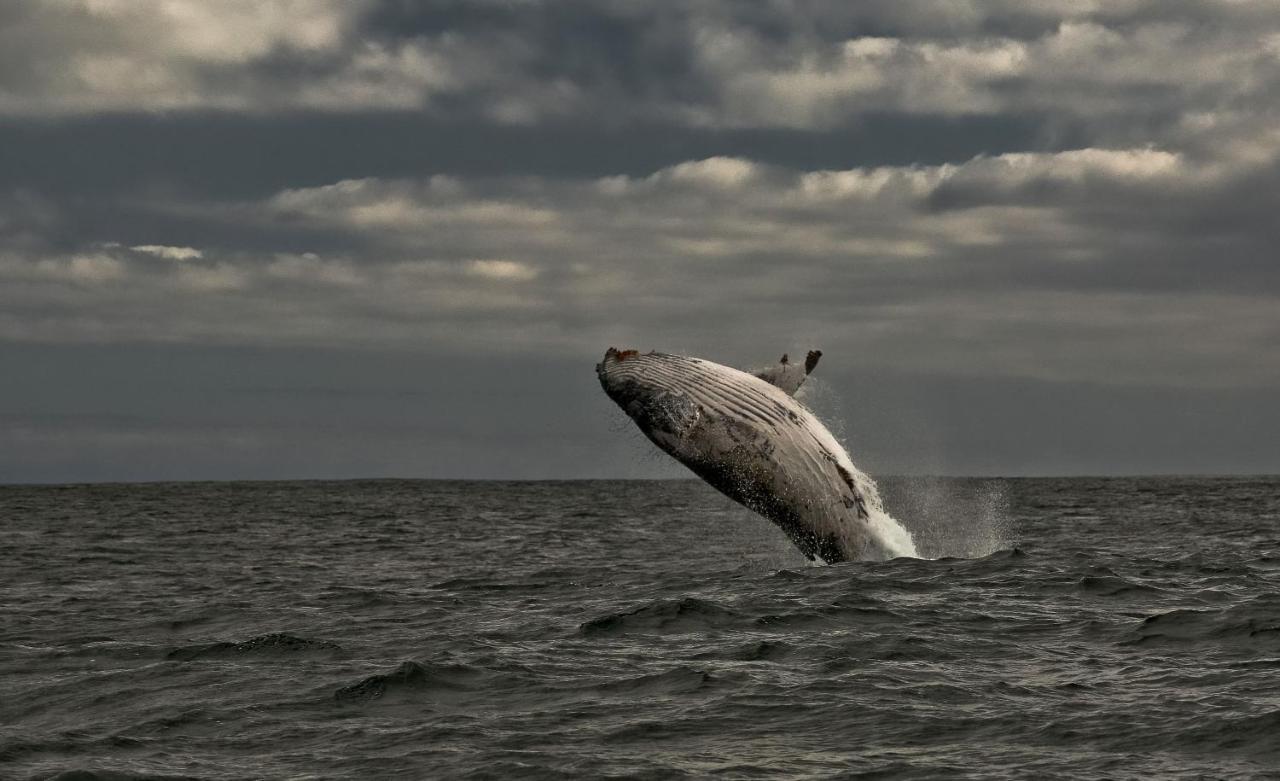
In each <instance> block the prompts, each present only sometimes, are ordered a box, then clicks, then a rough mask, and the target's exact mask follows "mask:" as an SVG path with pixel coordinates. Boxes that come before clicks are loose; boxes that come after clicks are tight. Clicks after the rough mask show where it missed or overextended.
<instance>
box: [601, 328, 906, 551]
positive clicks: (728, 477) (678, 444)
mask: <svg viewBox="0 0 1280 781" xmlns="http://www.w3.org/2000/svg"><path fill="white" fill-rule="evenodd" d="M819 356H821V353H818V352H813V353H810V354H809V360H808V361H806V362H805V366H804V370H803V373H801V374H797V370H798V366H797V364H789V363H788V362H787V359H786V356H783V360H782V362H781V365H780V366H778V367H775V368H773V369H769V370H765V371H763V372H761V373H760V374H759V375H752V374H748V373H746V372H743V371H739V370H738V369H733V368H730V367H728V366H722V365H720V364H718V363H713V362H711V361H707V360H704V359H701V358H691V357H686V356H682V355H667V354H664V353H657V352H650V353H639V352H637V351H635V350H625V351H619V350H615V349H613V348H609V351H608V352H606V353H605V357H604V360H603V361H601V362H600V363H599V364H597V365H596V373H597V375H598V376H599V378H600V384H601V386H602V387H603V388H604V391H605V393H607V394H608V395H609V398H611V399H613V400H614V401H615V402H616V403H617V404H618V406H619V407H621V408H622V409H623V411H624V412H626V413H627V415H628V416H630V417H631V419H632V420H633V421H635V423H636V425H637V426H638V427H639V428H640V430H641V431H642V432H644V434H645V436H647V437H648V438H649V439H650V440H652V441H653V443H654V444H655V445H657V446H658V447H659V448H661V449H662V450H664V451H665V452H666V453H668V454H669V455H671V456H672V457H673V458H675V459H676V460H677V461H679V462H680V463H682V464H684V465H685V466H687V467H688V468H689V469H690V470H692V471H693V473H694V474H696V475H698V476H699V477H701V478H702V479H703V480H705V481H707V482H708V483H709V484H711V485H712V486H713V487H715V488H716V489H717V490H719V491H720V492H721V493H723V494H725V495H726V496H728V497H729V498H731V499H733V500H734V501H737V502H739V503H741V504H743V505H745V506H746V507H748V508H750V509H752V510H754V511H755V512H757V513H759V514H761V515H763V516H764V517H766V518H768V519H769V520H771V521H773V522H774V523H775V524H777V525H778V526H779V527H780V528H781V529H782V530H783V531H784V532H785V533H786V535H787V536H788V537H789V538H790V539H791V541H792V542H793V543H795V545H796V547H797V548H799V549H800V552H801V553H803V554H804V555H805V556H806V557H807V558H809V559H810V560H814V559H815V558H821V559H822V560H823V561H825V562H826V563H828V564H833V563H835V562H840V561H848V560H855V561H868V560H870V561H878V560H884V559H890V558H895V557H899V556H917V553H916V549H915V545H914V543H913V542H912V539H911V535H910V533H908V532H907V531H906V530H905V529H903V528H902V526H901V525H899V524H898V522H897V521H895V520H894V519H893V518H892V517H890V516H889V515H888V514H886V513H885V512H884V509H883V506H882V504H881V502H880V495H879V492H878V491H877V489H876V485H875V483H874V482H873V481H872V480H871V479H870V478H868V477H867V476H866V475H864V474H862V473H861V472H859V471H858V470H857V468H856V467H854V465H853V462H852V461H851V460H850V459H849V455H848V453H846V452H845V450H844V448H843V447H841V446H840V443H839V442H837V441H836V438H835V437H834V436H832V435H831V432H829V431H828V430H827V428H826V426H824V425H822V423H821V422H820V421H819V420H818V419H817V418H816V417H814V415H813V413H811V412H810V411H809V410H808V409H806V408H805V406H804V405H803V404H800V403H799V402H798V401H796V400H795V399H794V398H792V397H791V395H790V394H791V393H793V392H795V390H796V389H798V387H799V386H800V384H801V383H802V382H803V381H804V377H805V376H806V375H807V374H808V372H809V371H810V370H812V368H813V366H814V365H815V364H816V363H817V357H819Z"/></svg>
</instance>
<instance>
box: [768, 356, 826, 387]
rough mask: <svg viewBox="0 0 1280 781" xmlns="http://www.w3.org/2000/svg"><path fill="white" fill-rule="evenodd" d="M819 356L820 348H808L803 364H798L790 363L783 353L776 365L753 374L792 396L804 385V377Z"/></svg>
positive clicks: (807, 374) (815, 363)
mask: <svg viewBox="0 0 1280 781" xmlns="http://www.w3.org/2000/svg"><path fill="white" fill-rule="evenodd" d="M821 357H822V351H821V350H810V351H809V354H808V355H806V356H805V359H804V366H800V365H798V364H794V363H792V362H791V360H790V359H789V358H788V357H787V356H785V355H784V356H782V360H780V361H778V364H777V365H776V366H770V367H769V368H767V369H765V370H764V371H758V372H756V375H755V376H757V377H759V378H760V379H762V380H764V381H765V382H767V383H769V384H770V385H776V386H777V387H779V388H781V389H782V390H783V391H785V392H786V393H787V395H789V396H794V395H796V391H798V390H800V386H801V385H804V381H805V378H806V377H808V376H809V372H811V371H813V367H815V366H817V365H818V359H819V358H821Z"/></svg>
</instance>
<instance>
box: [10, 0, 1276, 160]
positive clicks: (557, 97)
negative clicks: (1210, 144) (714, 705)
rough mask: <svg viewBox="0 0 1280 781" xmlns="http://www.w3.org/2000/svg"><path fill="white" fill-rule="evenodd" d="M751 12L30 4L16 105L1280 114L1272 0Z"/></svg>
mask: <svg viewBox="0 0 1280 781" xmlns="http://www.w3.org/2000/svg"><path fill="white" fill-rule="evenodd" d="M750 5H752V6H754V7H747V6H746V5H744V4H737V3H730V2H716V1H714V0H713V2H708V3H699V4H692V5H688V6H681V5H662V4H659V5H656V6H637V7H629V6H620V5H615V4H609V3H581V4H572V5H571V6H570V7H564V8H561V7H558V6H556V5H553V4H543V3H512V4H488V3H484V4H476V5H475V6H457V7H454V6H448V5H446V6H441V7H437V6H434V5H433V6H429V7H427V8H423V9H418V8H414V7H412V6H411V5H406V4H399V3H394V2H390V1H389V0H388V1H386V2H380V1H379V0H356V1H354V2H347V1H345V0H344V1H341V2H340V1H339V0H316V1H315V2H300V0H261V1H258V2H248V0H235V2H229V3H221V4H218V6H217V9H216V12H215V11H213V10H211V8H212V7H211V6H210V5H209V4H208V3H204V2H197V1H196V0H164V2H161V0H138V1H137V2H116V1H114V0H113V1H108V0H58V1H57V2H40V1H39V0H19V2H17V3H14V4H11V7H10V8H9V9H8V10H7V11H5V12H3V13H4V16H5V18H4V21H5V22H6V23H5V24H3V25H0V52H2V53H0V115H9V116H12V117H42V116H50V115H54V116H58V115H85V114H94V113H97V112H121V111H123V112H130V111H166V112H173V111H179V112H180V111H199V110H210V109H213V110H219V111H226V112H248V113H251V114H260V113H268V114H270V113H282V112H284V113H287V112H297V111H317V110H318V111H324V112H340V113H350V112H360V111H367V110H373V109H380V110H415V111H425V112H429V113H431V114H434V115H437V116H439V117H442V118H448V119H451V120H459V119H466V120H478V121H482V122H491V123H496V124H520V125H537V124H555V123H557V122H563V121H565V120H566V119H570V118H572V119H575V120H583V121H588V122H594V123H597V124H600V125H608V124H616V123H627V122H635V121H644V122H650V123H657V124H660V125H670V126H691V127H701V128H795V129H808V130H814V129H823V128H827V129H829V128H833V127H844V126H850V125H856V124H858V123H859V122H862V121H865V120H866V119H867V118H868V117H870V116H875V115H879V114H884V113H886V112H887V113H902V114H908V115H922V116H938V115H942V116H972V115H989V116H1000V115H1027V114H1033V115H1035V116H1038V117H1041V118H1043V121H1044V122H1045V123H1046V126H1047V127H1049V128H1054V127H1057V128H1061V127H1063V126H1066V125H1073V126H1075V125H1082V126H1085V127H1087V128H1088V129H1089V132H1090V133H1091V134H1093V135H1092V137H1091V139H1090V142H1091V143H1093V144H1096V145H1101V146H1132V145H1136V144H1141V143H1157V144H1160V145H1162V146H1165V147H1170V146H1171V145H1172V144H1173V142H1174V140H1175V139H1176V131H1177V129H1178V127H1179V126H1180V123H1181V122H1183V120H1184V119H1185V118H1186V117H1188V116H1192V115H1196V114H1204V113H1213V112H1224V111H1248V112H1252V113H1258V112H1263V113H1274V112H1268V111H1266V110H1265V109H1263V108H1261V107H1264V106H1269V105H1274V102H1275V98H1276V95H1277V91H1278V88H1280V54H1278V52H1280V45H1277V43H1276V42H1277V41H1278V40H1280V19H1277V17H1276V16H1275V14H1274V13H1270V12H1269V10H1268V4H1267V3H1264V2H1219V1H1215V0H1201V1H1200V2H1185V3H1158V2H1150V1H1148V0H1130V1H1126V2H1113V3H1073V2H1048V1H1045V2H1034V3H1013V2H992V3H982V4H972V3H961V4H951V5H949V6H947V7H946V8H945V9H943V8H940V7H939V6H938V5H937V4H936V3H931V2H929V3H926V2H894V3H890V2H869V3H858V4H809V3H779V4H769V5H759V4H750ZM1273 119H1274V117H1273Z"/></svg>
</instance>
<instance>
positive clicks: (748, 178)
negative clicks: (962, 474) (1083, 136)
mask: <svg viewBox="0 0 1280 781" xmlns="http://www.w3.org/2000/svg"><path fill="white" fill-rule="evenodd" d="M1258 149H1259V150H1261V149H1262V147H1258ZM1258 154H1261V152H1260V151H1259V152H1258ZM1269 154H1270V158H1265V159H1269V160H1270V161H1271V163H1269V164H1259V163H1258V161H1259V160H1263V159H1264V158H1262V157H1257V156H1255V157H1251V158H1249V159H1250V160H1252V161H1254V162H1253V164H1251V165H1247V166H1246V165H1241V164H1240V163H1239V162H1238V160H1237V158H1236V157H1234V153H1233V152H1225V153H1224V156H1223V157H1221V158H1203V157H1201V156H1200V155H1199V154H1191V153H1181V152H1173V151H1168V150H1163V149H1159V148H1153V147H1145V146H1144V147H1134V148H1114V149H1103V148H1082V149H1076V150H1068V151H1063V152H1056V153H1021V152H1020V153H1007V154H1001V155H993V156H979V157H976V158H973V159H971V160H968V161H964V162H961V163H949V164H942V165H933V166H920V165H915V166H878V167H865V168H849V169H841V170H812V171H806V170H796V169H791V168H785V167H779V166H774V165H768V164H764V163H760V162H757V161H753V160H749V159H743V158H728V157H712V158H706V159H701V160H689V161H685V162H682V163H678V164H675V165H672V166H668V167H665V168H662V169H659V170H656V171H653V172H651V173H648V174H644V175H637V176H627V175H611V176H605V177H598V178H592V179H562V178H555V177H503V176H496V177H441V176H434V177H425V178H421V179H381V178H364V179H359V180H344V181H340V182H335V183H332V184H327V185H318V186H314V187H296V188H291V189H288V190H283V191H281V192H279V193H276V194H274V195H271V196H269V197H267V198H265V199H262V200H259V201H247V202H231V203H205V204H194V205H183V206H182V207H181V209H182V210H192V211H196V212H199V213H200V214H202V215H204V216H205V217H206V218H207V219H209V220H212V221H215V222H217V221H221V222H222V223H224V224H225V225H226V226H227V232H226V236H227V237H228V238H226V239H224V242H223V244H222V245H218V244H217V243H214V244H206V245H205V246H202V248H201V249H200V250H195V249H194V248H192V247H184V246H181V245H176V244H175V245H166V244H160V243H146V244H143V243H139V244H134V245H131V246H130V247H125V246H122V245H120V244H111V243H107V244H97V245H94V246H91V247H83V248H77V249H73V250H70V251H62V250H57V249H55V248H53V247H49V248H46V249H44V250H40V251H37V250H35V249H32V248H26V249H22V250H13V251H10V252H9V253H7V254H5V255H4V256H3V261H2V262H0V281H3V283H4V284H3V285H2V286H0V290H2V291H3V292H0V304H3V311H4V312H5V316H4V317H3V318H0V338H3V339H7V340H10V341H54V342H59V341H69V342H75V341H97V342H102V341H106V342H139V341H141V342H146V341H180V342H191V343H209V342H212V343H218V344H264V345H355V346H373V345H379V346H386V345H396V344H400V345H409V344H424V343H430V344H436V345H446V346H448V347H449V348H450V349H458V350H469V351H485V350H491V349H510V348H512V347H513V346H524V347H526V348H527V349H536V350H540V351H544V352H546V353H548V354H557V355H570V354H574V355H576V354H581V353H584V352H585V353H593V352H594V351H595V350H596V349H597V348H598V347H599V346H600V345H606V346H607V344H611V343H612V344H632V343H635V344H637V346H642V347H669V348H672V349H679V348H681V347H682V346H685V345H689V344H691V343H695V342H696V343H700V342H702V341H706V340H711V341H723V340H726V339H728V340H730V341H731V342H732V343H734V344H745V343H746V342H750V343H751V344H753V345H755V344H758V343H760V342H767V343H770V344H773V343H777V342H782V343H783V344H784V345H790V344H793V343H797V342H801V343H807V342H813V343H818V342H821V343H822V344H823V345H824V349H827V348H830V349H831V350H833V351H837V352H840V351H843V352H845V353H847V354H850V355H856V356H857V360H858V362H859V365H863V366H877V365H879V366H893V367H896V368H899V369H911V370H916V371H920V372H933V373H942V374H952V375H954V374H963V375H975V376H976V375H983V376H1008V377H1032V378H1036V379H1051V380H1054V381H1084V382H1097V383H1104V384H1106V383H1111V384H1115V383H1119V384H1142V383H1147V384H1150V383H1153V382H1160V383H1168V384H1171V385H1187V386H1202V385H1230V384H1245V385H1250V386H1259V385H1264V386H1265V385H1267V384H1276V383H1280V363H1277V362H1276V361H1274V360H1271V359H1270V358H1268V357H1267V356H1269V355H1272V354H1273V352H1274V351H1271V350H1270V348H1269V347H1268V345H1270V344H1272V343H1274V341H1275V340H1276V339H1277V338H1280V325H1277V324H1276V321H1275V319H1274V318H1273V317H1271V316H1270V315H1269V313H1270V312H1272V311H1274V306H1275V299H1276V296H1277V295H1278V294H1280V279H1277V278H1276V276H1275V272H1274V263H1273V255H1274V252H1273V250H1274V232H1268V231H1266V230H1260V229H1258V228H1257V227H1255V226H1256V225H1260V224H1263V222H1248V221H1246V222H1244V223H1241V222H1240V221H1239V218H1238V215H1237V216H1236V218H1235V219H1234V220H1233V219H1230V218H1229V217H1231V214H1230V212H1229V210H1228V211H1227V212H1224V216H1223V218H1222V221H1221V224H1215V223H1214V222H1213V221H1212V219H1215V218H1211V215H1212V214H1213V213H1214V212H1213V209H1215V208H1217V209H1220V210H1226V209H1227V208H1228V207H1225V206H1221V205H1222V204H1232V203H1248V204H1250V208H1251V209H1252V210H1254V212H1255V213H1256V214H1257V215H1258V217H1257V220H1258V221H1265V220H1268V219H1270V218H1269V216H1268V215H1269V214H1270V213H1271V209H1273V208H1275V207H1276V206H1277V203H1276V196H1275V189H1274V188H1266V187H1264V188H1263V189H1262V190H1261V191H1259V190H1258V189H1257V188H1258V187H1259V186H1260V185H1259V181H1262V182H1271V181H1274V180H1273V179H1272V178H1266V177H1264V178H1263V179H1262V180H1259V178H1258V177H1259V172H1260V171H1267V170H1272V171H1274V170H1275V168H1274V165H1275V160H1276V159H1277V150H1276V149H1272V150H1271V152H1270V153H1269ZM1267 165H1270V166H1271V168H1267ZM156 208H157V209H158V210H159V211H158V212H156V213H157V214H158V215H163V214H164V210H165V209H166V208H169V207H168V206H167V205H165V204H158V205H156ZM183 213H184V214H185V211H184V212H183ZM1188 215H1194V216H1195V218H1196V219H1198V220H1199V223H1198V224H1196V225H1194V226H1190V225H1189V224H1188V219H1189V218H1188ZM183 219H186V218H185V217H184V218H183ZM1267 224H1269V223H1267ZM255 231H257V232H264V231H285V234H284V235H287V236H288V237H289V242H290V243H291V244H293V245H297V246H303V247H305V246H312V247H314V248H315V249H314V250H304V251H300V252H269V251H261V250H253V249H249V248H245V247H240V246H237V245H236V244H235V239H234V237H236V236H239V235H244V234H245V233H253V232H255ZM325 247H343V249H324V248H325ZM179 256H180V257H182V258H183V259H182V260H181V262H176V263H175V262H173V259H174V258H176V257H179Z"/></svg>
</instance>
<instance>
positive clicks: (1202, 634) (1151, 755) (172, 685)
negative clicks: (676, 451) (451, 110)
mask: <svg viewBox="0 0 1280 781" xmlns="http://www.w3.org/2000/svg"><path fill="white" fill-rule="evenodd" d="M882 488H883V491H884V494H885V501H886V506H887V507H888V508H889V510H890V511H891V512H893V513H894V514H895V515H897V516H898V517H899V518H901V519H902V521H903V522H904V524H905V525H906V526H908V527H909V528H911V529H912V530H913V531H914V532H915V533H916V535H917V541H918V543H919V547H920V548H921V550H922V552H924V553H926V554H929V555H932V556H944V557H946V556H951V557H957V558H939V559H936V560H897V561H892V562H886V563H877V564H863V563H849V564H841V565H838V566H832V567H812V566H808V564H807V562H805V561H804V560H803V559H802V558H800V557H799V555H798V554H796V553H795V552H794V551H793V550H792V549H791V548H790V545H789V543H787V542H786V541H785V539H784V538H783V537H782V535H781V533H780V532H778V531H777V530H775V529H774V528H773V527H771V526H770V525H769V524H768V523H767V522H765V521H763V520H761V519H758V518H756V517H755V516H753V515H751V514H750V513H748V512H747V511H746V510H743V509H741V508H739V507H737V506H736V505H733V504H731V503H729V502H728V501H727V500H725V499H723V498H721V497H719V496H718V495H717V494H715V493H713V492H712V491H711V490H710V489H709V488H707V487H706V486H704V485H702V484H701V483H698V482H692V481H689V482H684V481H681V482H657V483H641V482H616V483H614V482H589V483H588V482H584V483H464V482H412V481H374V482H328V483H325V482H307V483H240V484H235V483H227V484H214V483H210V484H168V485H119V486H71V487H3V488H0V524H2V526H0V529H2V531H3V552H0V595H2V597H0V600H2V604H0V622H2V623H0V676H2V677H0V682H2V685H3V689H2V694H0V777H3V778H17V779H24V778H48V777H56V776H59V775H60V774H63V775H62V777H64V778H67V779H70V778H100V779H105V778H113V779H114V778H140V777H142V778H152V777H165V778H168V777H183V778H187V777H194V778H208V779H215V778H216V779H242V778H370V777H406V778H439V777H450V778H453V777H463V778H465V777H473V778H558V777H610V776H625V777H637V778H680V777H699V776H706V775H717V776H720V777H725V778H830V777H841V778H858V777H869V778H870V777H874V778H975V779H976V778H982V779H988V778H1064V779H1066V778H1071V779H1080V778H1263V777H1277V775H1278V774H1277V771H1276V770H1275V768H1277V767H1280V552H1278V551H1277V547H1276V530H1277V528H1278V523H1280V479H1140V480H1130V479H1116V480H1083V479H1072V480H1011V481H981V480H941V479H935V480H897V481H885V482H884V483H883V484H882ZM958 557H965V558H958ZM76 771H79V772H78V773H77V772H76ZM87 771H92V772H87Z"/></svg>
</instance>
